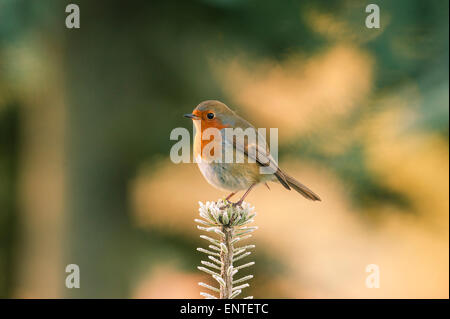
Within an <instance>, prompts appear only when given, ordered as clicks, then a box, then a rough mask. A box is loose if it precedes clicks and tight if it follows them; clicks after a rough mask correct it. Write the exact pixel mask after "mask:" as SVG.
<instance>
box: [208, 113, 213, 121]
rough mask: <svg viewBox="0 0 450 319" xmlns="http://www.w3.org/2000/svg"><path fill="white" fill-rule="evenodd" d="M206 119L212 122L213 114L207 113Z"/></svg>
mask: <svg viewBox="0 0 450 319" xmlns="http://www.w3.org/2000/svg"><path fill="white" fill-rule="evenodd" d="M206 117H207V118H209V119H210V120H212V119H213V118H214V113H208V114H206Z"/></svg>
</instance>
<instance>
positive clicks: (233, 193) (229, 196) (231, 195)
mask: <svg viewBox="0 0 450 319" xmlns="http://www.w3.org/2000/svg"><path fill="white" fill-rule="evenodd" d="M236 193H237V192H232V193H231V194H230V195H228V196H227V198H225V200H226V201H228V200H230V198H231V197H233V196H234V195H235V194H236Z"/></svg>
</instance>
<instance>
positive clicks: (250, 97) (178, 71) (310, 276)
mask: <svg viewBox="0 0 450 319" xmlns="http://www.w3.org/2000/svg"><path fill="white" fill-rule="evenodd" d="M71 2H72V1H56V0H41V1H32V0H0V297H7V298H10V297H19V298H49V297H51V298H60V297H67V298H71V297H87V298H108V297H113V298H198V297H200V296H199V291H200V287H198V286H197V282H198V281H207V280H208V279H207V277H205V276H203V275H202V274H200V273H199V271H197V270H196V266H197V264H199V262H200V260H201V257H202V256H201V254H200V253H198V252H197V251H196V250H195V248H196V247H198V246H200V245H203V243H201V242H200V240H199V238H198V235H199V233H198V232H197V230H196V229H195V225H194V222H193V219H194V218H196V215H197V212H196V211H197V209H198V206H197V202H198V201H199V200H201V201H206V200H216V199H217V198H220V197H221V196H223V195H224V194H222V193H221V192H220V191H217V190H214V189H212V188H211V187H210V186H209V185H208V184H207V183H206V182H205V181H204V180H203V178H202V177H201V175H200V174H199V172H198V169H197V168H196V166H195V164H180V165H175V164H173V163H172V162H170V160H169V150H170V147H171V146H172V145H173V143H174V142H173V141H170V140H169V134H170V132H171V130H172V129H173V128H175V127H180V126H182V127H186V128H188V129H190V130H191V129H192V127H191V123H189V122H188V121H186V120H185V119H183V118H182V116H181V115H182V114H184V113H188V112H190V111H191V110H192V109H193V108H194V107H195V106H196V105H197V104H198V103H200V102H201V101H203V100H207V99H218V100H221V101H223V102H225V103H226V104H228V105H229V106H230V107H231V108H233V109H235V110H237V111H238V113H240V114H243V115H244V116H245V117H246V118H247V119H248V120H249V121H250V122H252V123H253V124H255V125H256V126H258V127H278V128H279V136H280V164H281V166H282V167H286V170H287V171H288V172H290V173H291V174H292V175H294V176H296V177H297V178H298V179H299V180H301V181H302V182H304V183H305V184H306V185H308V186H310V187H311V188H312V189H313V190H315V191H316V192H318V193H319V194H320V195H321V197H322V198H323V202H322V203H318V204H317V203H310V202H306V201H304V200H303V198H300V197H299V196H297V195H296V194H294V193H292V192H290V193H289V192H284V191H283V189H282V188H281V187H279V186H277V185H273V186H272V190H271V191H270V192H268V190H267V189H265V187H260V188H258V189H257V190H255V191H254V192H253V193H252V194H251V195H250V196H249V197H248V201H249V202H251V203H252V204H253V205H255V206H256V210H257V211H258V213H259V214H258V217H257V219H256V224H257V225H258V226H259V227H260V228H259V230H258V231H257V232H256V234H255V238H254V242H255V243H256V245H257V248H256V251H255V255H254V259H255V261H256V267H255V269H254V270H253V272H254V274H255V279H254V280H253V282H251V287H250V288H249V289H250V290H249V292H250V293H251V294H253V295H254V296H255V297H257V298H330V297H331V298H355V297H358V298H372V297H373V298H391V297H402V298H417V297H421V298H431V297H434V298H448V284H449V278H448V270H449V265H448V248H449V247H448V239H449V238H448V221H449V220H448V173H449V172H448V137H449V130H448V127H449V126H448V120H449V117H448V116H449V114H448V111H449V98H448V94H449V91H448V88H449V82H448V81H449V77H448V68H449V64H448V62H449V47H448V36H449V34H448V33H449V32H448V31H449V20H448V17H449V16H448V12H449V8H448V1H444V0H440V1H421V0H408V1H406V0H404V1H376V4H378V5H379V7H380V12H381V28H380V29H368V28H366V27H365V18H366V16H367V13H366V12H365V7H366V5H368V4H369V3H371V2H373V1H294V0H292V1H256V0H229V1H227V0H196V1H187V0H186V1H171V0H169V1H143V0H142V1H141V0H133V1H118V0H117V1H116V0H111V1H87V0H85V1H80V0H77V1H73V3H76V4H78V5H79V7H80V11H81V28H80V29H66V27H65V18H66V15H67V13H65V7H66V5H67V4H69V3H71ZM70 263H75V264H78V265H79V266H80V270H81V288H80V289H67V288H66V287H65V285H64V282H65V276H66V275H67V274H66V273H65V266H66V265H67V264H70ZM368 264H377V265H379V266H380V273H381V287H380V288H379V289H368V288H367V287H366V286H365V278H366V276H367V275H368V273H366V272H365V267H366V265H368Z"/></svg>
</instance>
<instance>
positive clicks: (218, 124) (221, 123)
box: [184, 100, 236, 130]
mask: <svg viewBox="0 0 450 319" xmlns="http://www.w3.org/2000/svg"><path fill="white" fill-rule="evenodd" d="M235 116H236V115H235V113H234V112H233V111H232V110H231V109H230V108H228V106H226V105H225V104H224V103H222V102H220V101H215V100H208V101H204V102H202V103H200V104H199V105H197V107H196V108H195V109H194V111H192V113H191V114H185V115H184V117H187V118H190V119H192V120H194V123H195V124H196V127H197V128H198V125H199V124H201V128H202V130H203V129H207V128H210V127H215V128H217V129H219V130H220V129H222V128H225V127H233V126H234V123H235Z"/></svg>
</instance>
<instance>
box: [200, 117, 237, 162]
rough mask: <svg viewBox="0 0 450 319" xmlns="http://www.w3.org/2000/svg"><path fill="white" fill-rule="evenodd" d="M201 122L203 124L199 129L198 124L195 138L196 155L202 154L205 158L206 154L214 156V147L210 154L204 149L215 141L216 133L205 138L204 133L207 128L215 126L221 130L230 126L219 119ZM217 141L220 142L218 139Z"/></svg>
mask: <svg viewBox="0 0 450 319" xmlns="http://www.w3.org/2000/svg"><path fill="white" fill-rule="evenodd" d="M199 122H200V123H199V124H200V125H201V127H200V129H199V127H198V126H197V134H196V135H195V140H194V154H195V156H196V157H197V156H198V155H200V157H201V158H204V156H206V157H208V158H211V157H214V148H212V150H211V152H210V154H203V149H204V148H205V146H206V145H208V144H209V143H211V142H213V143H214V139H215V135H210V136H209V137H208V138H206V139H203V138H202V137H203V133H204V132H205V130H207V129H209V128H215V129H217V130H221V129H223V128H227V127H230V126H229V125H224V124H222V123H221V122H220V121H219V120H217V119H214V120H210V121H204V120H201V121H199ZM199 132H200V134H199ZM205 137H206V136H205ZM216 142H218V141H216Z"/></svg>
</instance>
